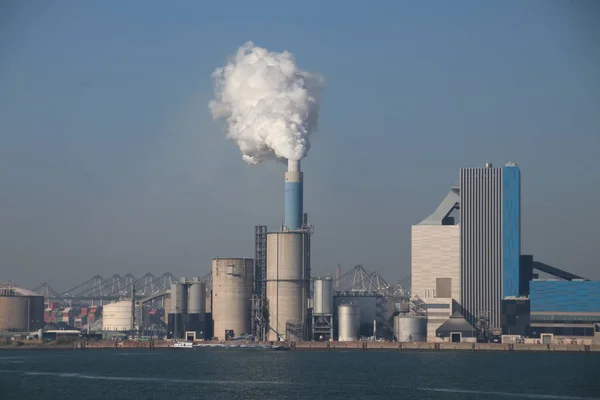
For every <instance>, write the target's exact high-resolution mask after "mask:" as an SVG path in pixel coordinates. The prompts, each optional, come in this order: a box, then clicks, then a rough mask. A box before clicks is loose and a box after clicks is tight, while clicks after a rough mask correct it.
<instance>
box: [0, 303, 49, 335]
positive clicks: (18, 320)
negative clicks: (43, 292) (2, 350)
mask: <svg viewBox="0 0 600 400" xmlns="http://www.w3.org/2000/svg"><path fill="white" fill-rule="evenodd" d="M43 327H44V298H43V297H42V296H20V295H14V296H0V331H3V330H10V331H15V332H33V331H36V330H38V329H41V328H43Z"/></svg>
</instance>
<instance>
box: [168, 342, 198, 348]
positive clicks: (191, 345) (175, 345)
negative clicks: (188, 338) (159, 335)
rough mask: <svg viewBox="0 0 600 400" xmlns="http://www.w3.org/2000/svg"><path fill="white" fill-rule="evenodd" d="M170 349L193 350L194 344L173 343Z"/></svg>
mask: <svg viewBox="0 0 600 400" xmlns="http://www.w3.org/2000/svg"><path fill="white" fill-rule="evenodd" d="M172 347H174V348H179V349H193V348H194V343H192V342H175V343H173V346H172Z"/></svg>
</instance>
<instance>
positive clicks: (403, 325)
mask: <svg viewBox="0 0 600 400" xmlns="http://www.w3.org/2000/svg"><path fill="white" fill-rule="evenodd" d="M394 336H396V340H398V341H399V342H426V341H427V318H426V317H421V316H416V315H406V316H405V315H397V316H395V317H394Z"/></svg>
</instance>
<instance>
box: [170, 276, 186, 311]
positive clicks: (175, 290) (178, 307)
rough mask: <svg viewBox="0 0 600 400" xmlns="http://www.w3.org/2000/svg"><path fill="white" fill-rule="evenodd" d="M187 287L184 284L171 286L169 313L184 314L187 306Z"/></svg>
mask: <svg viewBox="0 0 600 400" xmlns="http://www.w3.org/2000/svg"><path fill="white" fill-rule="evenodd" d="M187 291H188V288H187V285H186V284H185V283H172V284H171V313H172V314H186V313H187V306H188V300H187V298H188V296H187V294H188V293H187Z"/></svg>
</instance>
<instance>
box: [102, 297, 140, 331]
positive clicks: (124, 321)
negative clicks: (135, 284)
mask: <svg viewBox="0 0 600 400" xmlns="http://www.w3.org/2000/svg"><path fill="white" fill-rule="evenodd" d="M132 313H133V309H132V307H131V300H123V301H119V302H117V303H110V304H107V305H105V306H104V307H103V308H102V330H103V331H131V330H133V325H132V315H133V314H132Z"/></svg>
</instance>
